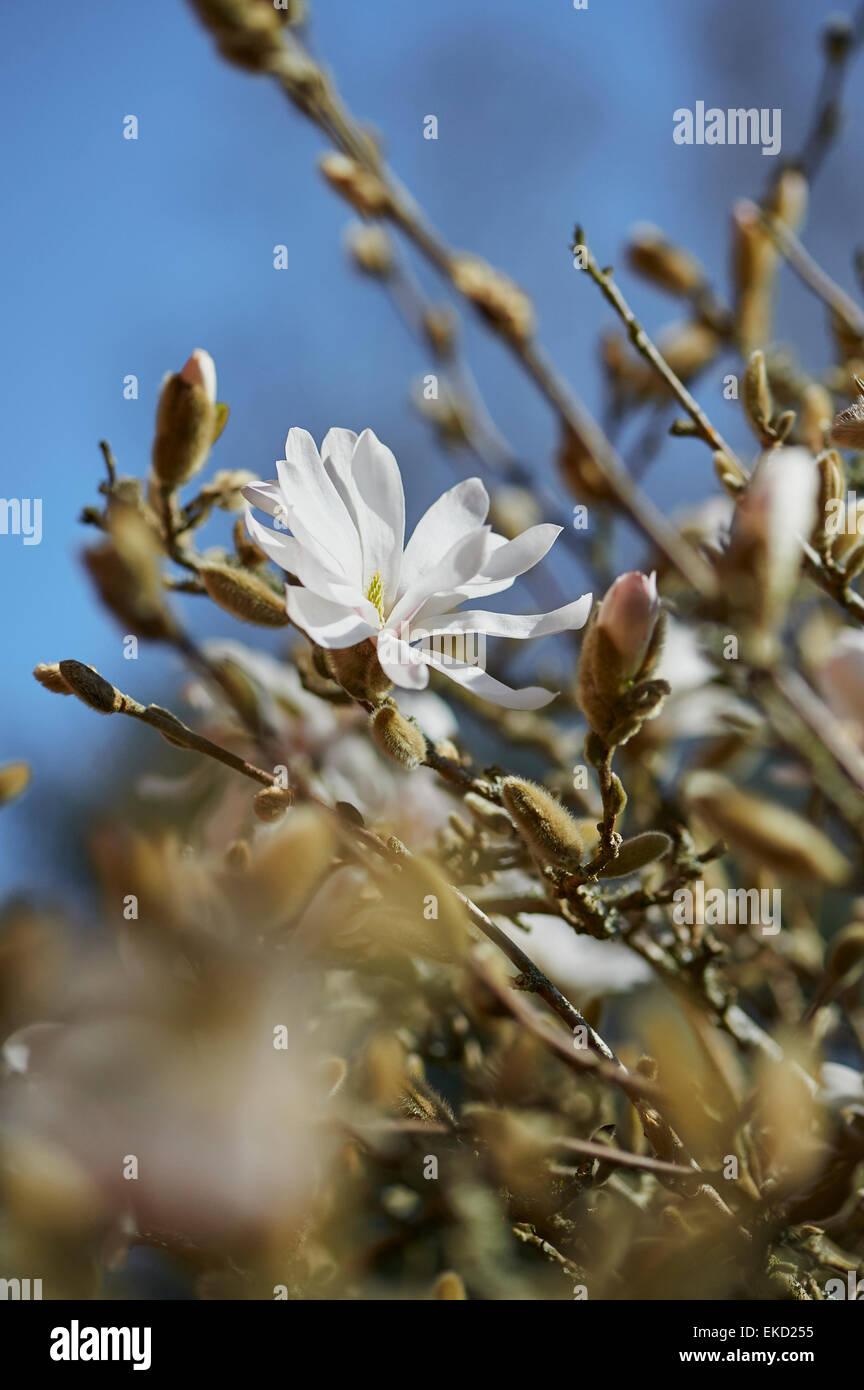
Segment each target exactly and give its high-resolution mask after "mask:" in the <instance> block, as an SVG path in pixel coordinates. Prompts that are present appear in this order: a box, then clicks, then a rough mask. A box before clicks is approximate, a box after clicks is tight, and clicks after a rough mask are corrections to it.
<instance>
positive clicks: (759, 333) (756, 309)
mask: <svg viewBox="0 0 864 1390" xmlns="http://www.w3.org/2000/svg"><path fill="white" fill-rule="evenodd" d="M732 226H733V248H732V258H733V273H734V280H735V290H736V298H735V326H736V330H737V335H738V341H739V344H740V346H741V350H742V352H744V353H747V354H749V353H751V352H752V351H753V350H754V349H755V348H758V347H762V346H764V344H765V343H767V342H768V341H769V339H770V337H771V294H772V290H773V285H774V272H775V269H776V266H777V252H776V251H775V249H774V246H773V244H772V242H771V239H770V237H769V236H768V235H767V233H766V232H765V231H764V229H763V227H762V224H761V221H760V217H759V210H758V208H757V207H756V206H755V205H754V204H753V203H748V202H746V201H744V200H742V201H740V202H738V203H736V204H735V207H734V209H733V212H732Z"/></svg>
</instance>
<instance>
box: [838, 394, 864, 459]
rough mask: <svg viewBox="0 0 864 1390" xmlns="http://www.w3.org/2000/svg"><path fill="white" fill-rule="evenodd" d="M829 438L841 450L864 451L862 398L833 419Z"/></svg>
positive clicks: (863, 406)
mask: <svg viewBox="0 0 864 1390" xmlns="http://www.w3.org/2000/svg"><path fill="white" fill-rule="evenodd" d="M831 438H832V439H833V440H834V443H835V444H839V445H840V447H841V448H842V449H864V396H859V397H858V399H857V400H856V401H855V402H854V404H853V405H850V406H849V407H848V409H847V410H841V411H840V414H839V415H837V416H836V417H835V419H834V424H833V425H832V426H831Z"/></svg>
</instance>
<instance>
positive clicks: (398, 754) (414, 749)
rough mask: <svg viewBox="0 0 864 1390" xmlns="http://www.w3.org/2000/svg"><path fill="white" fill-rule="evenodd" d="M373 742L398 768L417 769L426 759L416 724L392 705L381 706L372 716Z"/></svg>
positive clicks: (424, 742) (423, 740) (424, 745)
mask: <svg viewBox="0 0 864 1390" xmlns="http://www.w3.org/2000/svg"><path fill="white" fill-rule="evenodd" d="M372 733H373V735H374V738H375V742H376V743H377V744H378V747H379V748H380V749H381V752H382V753H384V754H385V755H386V756H387V757H388V758H389V759H390V760H391V762H394V763H398V764H399V765H400V767H407V768H414V767H419V766H420V764H421V763H422V762H423V761H424V760H425V757H426V740H425V738H424V737H423V734H422V733H421V731H420V730H419V729H418V728H417V725H416V724H412V723H411V721H410V719H406V718H405V716H404V715H402V714H400V713H399V711H398V709H397V708H396V706H395V705H393V704H384V705H381V706H380V708H379V709H377V710H376V711H375V713H374V714H373V716H372Z"/></svg>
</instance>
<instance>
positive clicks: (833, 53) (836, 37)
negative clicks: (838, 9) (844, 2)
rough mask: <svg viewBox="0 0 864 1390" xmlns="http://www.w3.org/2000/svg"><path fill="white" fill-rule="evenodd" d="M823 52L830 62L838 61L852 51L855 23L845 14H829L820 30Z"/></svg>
mask: <svg viewBox="0 0 864 1390" xmlns="http://www.w3.org/2000/svg"><path fill="white" fill-rule="evenodd" d="M822 42H823V45H824V47H825V53H826V55H827V57H828V58H829V59H830V60H831V62H832V63H840V62H842V61H843V59H844V58H847V57H848V56H849V54H850V53H851V51H852V47H853V45H854V42H855V25H854V24H853V23H852V20H851V19H850V18H849V16H848V15H847V14H830V15H829V16H828V18H827V19H826V21H825V28H824V29H823V31H822Z"/></svg>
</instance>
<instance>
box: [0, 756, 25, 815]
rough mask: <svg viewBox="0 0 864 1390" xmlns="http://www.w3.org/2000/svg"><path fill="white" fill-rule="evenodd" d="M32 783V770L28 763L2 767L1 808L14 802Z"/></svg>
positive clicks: (0, 782) (0, 780) (0, 769)
mask: <svg viewBox="0 0 864 1390" xmlns="http://www.w3.org/2000/svg"><path fill="white" fill-rule="evenodd" d="M29 782H30V768H29V767H28V765H27V764H26V763H7V764H6V766H5V767H0V806H4V805H5V804H6V802H7V801H14V800H15V798H16V796H20V795H21V793H22V792H23V791H25V790H26V788H27V786H28V785H29Z"/></svg>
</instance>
